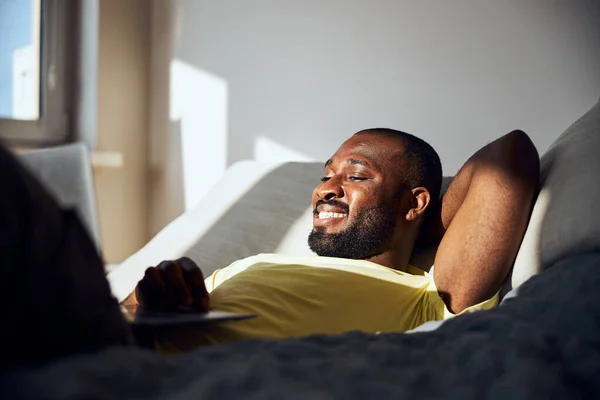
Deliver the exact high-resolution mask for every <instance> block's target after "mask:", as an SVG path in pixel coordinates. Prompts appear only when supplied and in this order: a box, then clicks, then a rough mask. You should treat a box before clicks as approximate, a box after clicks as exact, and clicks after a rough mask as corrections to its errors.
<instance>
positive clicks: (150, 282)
mask: <svg viewBox="0 0 600 400" xmlns="http://www.w3.org/2000/svg"><path fill="white" fill-rule="evenodd" d="M135 290H136V297H137V299H138V302H139V303H140V304H141V305H143V306H144V307H147V308H165V307H168V306H169V305H172V304H174V303H175V299H174V298H173V295H172V294H171V293H170V291H169V290H167V286H166V284H165V282H164V280H163V278H162V274H161V273H160V271H159V270H158V269H157V268H156V267H150V268H148V269H146V272H145V274H144V277H143V278H142V280H140V281H139V282H138V285H137V287H136V289H135Z"/></svg>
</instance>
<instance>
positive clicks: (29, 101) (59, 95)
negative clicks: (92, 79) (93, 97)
mask: <svg viewBox="0 0 600 400" xmlns="http://www.w3.org/2000/svg"><path fill="white" fill-rule="evenodd" d="M69 6H71V7H69ZM72 6H73V2H72V1H70V0H69V1H67V0H0V37H1V38H2V40H0V139H5V140H8V141H9V142H11V143H13V144H17V145H43V144H54V143H60V142H63V141H65V140H66V139H67V138H68V135H69V100H70V98H72V96H70V95H69V94H70V82H67V80H66V79H65V78H66V77H67V76H70V75H71V72H72V71H71V70H70V69H69V67H70V65H69V63H68V59H67V56H68V55H69V50H70V49H72V48H73V47H72V46H73V43H70V42H69V40H67V38H69V37H72V33H73V32H74V31H73V30H72V29H73V24H72V21H73V20H72V17H71V15H73V14H72V13H73V12H74V10H72V8H73V7H72ZM70 30H71V31H70ZM71 64H72V63H71Z"/></svg>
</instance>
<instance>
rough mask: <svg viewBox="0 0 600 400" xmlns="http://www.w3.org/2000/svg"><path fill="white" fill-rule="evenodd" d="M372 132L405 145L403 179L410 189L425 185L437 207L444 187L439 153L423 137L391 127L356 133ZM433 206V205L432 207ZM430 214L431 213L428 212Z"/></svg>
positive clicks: (432, 203) (432, 204)
mask: <svg viewBox="0 0 600 400" xmlns="http://www.w3.org/2000/svg"><path fill="white" fill-rule="evenodd" d="M364 133H371V134H376V135H383V136H387V137H391V138H395V139H398V140H400V141H401V142H402V144H403V145H404V152H403V154H402V160H403V164H404V165H403V166H402V171H403V176H402V178H403V180H404V184H405V185H407V186H408V187H409V188H410V189H413V188H416V187H425V188H427V190H428V191H429V194H430V195H431V204H430V206H434V207H437V206H438V202H439V198H440V190H441V187H442V163H441V161H440V157H439V155H438V153H437V152H436V151H435V150H434V148H433V147H431V145H430V144H429V143H427V142H426V141H424V140H423V139H420V138H418V137H416V136H415V135H411V134H410V133H406V132H402V131H398V130H395V129H389V128H373V129H364V130H362V131H360V132H357V133H355V135H360V134H364ZM431 208H433V207H431ZM426 214H429V213H426Z"/></svg>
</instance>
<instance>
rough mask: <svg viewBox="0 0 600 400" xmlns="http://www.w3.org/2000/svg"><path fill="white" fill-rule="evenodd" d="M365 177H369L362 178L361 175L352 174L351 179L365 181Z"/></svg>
mask: <svg viewBox="0 0 600 400" xmlns="http://www.w3.org/2000/svg"><path fill="white" fill-rule="evenodd" d="M365 179H367V178H362V177H360V176H351V177H350V180H351V181H364V180H365Z"/></svg>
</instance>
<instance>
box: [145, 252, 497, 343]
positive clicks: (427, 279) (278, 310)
mask: <svg viewBox="0 0 600 400" xmlns="http://www.w3.org/2000/svg"><path fill="white" fill-rule="evenodd" d="M205 283H206V287H207V289H208V291H209V292H210V298H211V308H212V309H215V310H219V311H229V312H236V313H252V314H256V315H257V317H256V318H254V319H249V320H244V321H235V322H228V323H220V324H214V326H210V327H209V328H208V329H207V327H202V328H193V327H186V328H184V329H178V330H172V331H170V332H168V334H164V335H161V336H160V337H158V338H157V342H158V343H157V344H158V347H159V348H160V349H161V350H163V351H166V352H173V351H175V352H176V351H183V350H188V349H190V348H193V347H196V346H198V345H201V344H215V343H223V342H229V341H233V340H239V339H246V338H271V339H279V338H286V337H300V336H306V335H312V334H339V333H342V332H347V331H353V330H358V331H363V332H367V333H375V332H404V331H407V330H410V329H413V328H416V327H417V326H419V325H421V324H423V323H425V322H427V321H433V320H441V319H446V318H449V317H452V316H453V314H452V313H451V312H450V311H449V310H448V308H447V307H446V305H445V304H444V302H443V301H442V299H441V298H440V296H439V294H438V292H437V289H436V287H435V283H434V282H433V277H432V276H431V275H430V274H428V273H427V272H424V271H422V270H420V269H418V268H415V267H412V266H409V268H408V271H407V272H401V271H396V270H393V269H390V268H387V267H383V266H381V265H379V264H375V263H372V262H370V261H365V260H349V259H342V258H331V257H316V256H315V257H292V256H283V255H277V254H259V255H257V256H253V257H249V258H246V259H243V260H240V261H236V262H234V263H233V264H231V265H230V266H229V267H227V268H224V269H221V270H217V271H216V272H215V273H214V274H213V275H211V276H210V277H209V278H207V279H206V281H205ZM497 302H498V296H497V295H496V296H494V297H492V298H491V299H489V300H486V301H484V302H483V303H480V304H477V305H474V306H472V307H469V308H468V309H466V310H464V311H463V313H464V312H471V311H474V310H484V309H489V308H491V307H493V306H494V305H496V304H497Z"/></svg>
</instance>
